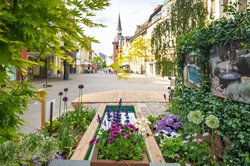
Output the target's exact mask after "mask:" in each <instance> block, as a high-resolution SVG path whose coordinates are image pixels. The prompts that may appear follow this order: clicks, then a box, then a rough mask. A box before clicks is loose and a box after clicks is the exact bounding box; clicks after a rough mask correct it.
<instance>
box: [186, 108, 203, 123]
mask: <svg viewBox="0 0 250 166" xmlns="http://www.w3.org/2000/svg"><path fill="white" fill-rule="evenodd" d="M187 118H188V121H189V122H193V123H195V124H197V125H198V124H200V123H201V122H202V121H203V115H202V113H201V112H200V111H191V112H189V114H188V115H187Z"/></svg>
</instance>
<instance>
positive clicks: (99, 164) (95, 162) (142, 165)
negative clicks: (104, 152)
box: [90, 146, 149, 166]
mask: <svg viewBox="0 0 250 166" xmlns="http://www.w3.org/2000/svg"><path fill="white" fill-rule="evenodd" d="M97 154H98V148H97V146H95V149H94V153H93V156H92V159H91V161H90V166H110V165H112V166H128V165H129V166H149V159H148V156H147V154H146V153H144V154H143V160H141V161H135V160H120V161H115V160H99V159H97Z"/></svg>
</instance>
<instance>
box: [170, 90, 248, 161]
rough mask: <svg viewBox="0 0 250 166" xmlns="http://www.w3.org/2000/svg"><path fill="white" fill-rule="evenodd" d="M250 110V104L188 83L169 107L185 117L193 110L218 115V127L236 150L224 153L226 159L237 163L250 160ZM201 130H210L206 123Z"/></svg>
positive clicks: (222, 136)
mask: <svg viewBox="0 0 250 166" xmlns="http://www.w3.org/2000/svg"><path fill="white" fill-rule="evenodd" d="M249 110H250V105H246V104H241V103H237V102H233V101H230V100H224V99H221V98H219V97H216V96H214V95H213V94H212V93H210V92H206V91H205V90H204V89H192V88H188V87H184V86H182V87H178V89H177V90H176V91H175V98H174V99H173V100H172V102H171V104H170V106H169V112H171V113H173V114H178V115H180V116H182V117H186V116H187V114H188V113H189V112H190V111H200V112H202V114H203V115H204V116H208V115H215V116H216V117H218V118H219V120H220V127H219V128H218V129H217V132H218V134H219V136H220V137H221V138H223V139H224V140H230V141H231V142H232V150H230V151H228V152H227V154H225V155H223V156H222V160H223V162H225V163H230V161H232V162H233V163H234V164H235V165H244V164H247V163H249V152H248V150H249V142H250V139H249V138H250V134H249V133H250V124H249V123H248V121H249V118H250V112H249ZM201 129H202V130H203V131H202V132H204V131H209V128H207V126H205V125H204V124H203V125H201ZM224 143H225V142H224ZM234 149H237V151H235V150H234ZM247 156H248V157H247Z"/></svg>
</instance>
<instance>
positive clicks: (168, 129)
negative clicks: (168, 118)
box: [165, 127, 174, 133]
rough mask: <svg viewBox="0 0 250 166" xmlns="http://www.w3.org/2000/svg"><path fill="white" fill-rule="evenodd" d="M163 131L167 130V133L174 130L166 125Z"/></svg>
mask: <svg viewBox="0 0 250 166" xmlns="http://www.w3.org/2000/svg"><path fill="white" fill-rule="evenodd" d="M165 131H167V132H169V133H172V132H174V130H172V129H171V128H170V127H166V128H165Z"/></svg>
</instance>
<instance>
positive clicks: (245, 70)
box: [236, 57, 250, 75]
mask: <svg viewBox="0 0 250 166" xmlns="http://www.w3.org/2000/svg"><path fill="white" fill-rule="evenodd" d="M236 66H237V68H238V72H239V73H240V74H241V75H250V58H245V57H240V58H239V59H238V60H237V61H236Z"/></svg>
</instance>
